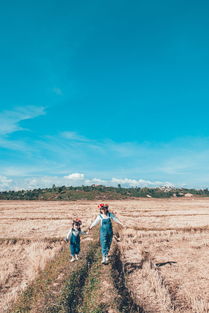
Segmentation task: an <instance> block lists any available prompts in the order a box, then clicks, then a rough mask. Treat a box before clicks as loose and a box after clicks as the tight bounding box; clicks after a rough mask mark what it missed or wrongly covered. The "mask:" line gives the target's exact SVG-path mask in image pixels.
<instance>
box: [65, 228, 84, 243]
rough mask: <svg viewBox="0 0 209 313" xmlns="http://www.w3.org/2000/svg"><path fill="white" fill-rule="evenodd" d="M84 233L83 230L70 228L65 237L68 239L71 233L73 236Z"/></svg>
mask: <svg viewBox="0 0 209 313" xmlns="http://www.w3.org/2000/svg"><path fill="white" fill-rule="evenodd" d="M85 234H86V232H85V231H82V230H78V229H74V228H71V229H70V230H69V232H68V234H67V236H66V239H67V240H68V241H70V239H71V237H72V235H74V236H75V237H77V236H80V235H85Z"/></svg>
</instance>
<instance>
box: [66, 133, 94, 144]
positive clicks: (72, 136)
mask: <svg viewBox="0 0 209 313" xmlns="http://www.w3.org/2000/svg"><path fill="white" fill-rule="evenodd" d="M61 136H62V137H63V138H66V139H70V140H73V141H88V142H90V140H89V139H88V138H86V137H84V136H81V135H79V134H78V133H76V132H73V131H66V132H62V133H61Z"/></svg>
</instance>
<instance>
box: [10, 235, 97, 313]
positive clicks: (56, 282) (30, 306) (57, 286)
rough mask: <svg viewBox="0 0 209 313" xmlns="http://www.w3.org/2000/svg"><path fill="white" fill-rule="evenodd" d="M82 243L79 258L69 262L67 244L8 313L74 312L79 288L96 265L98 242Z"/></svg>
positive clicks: (80, 298)
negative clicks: (76, 260)
mask: <svg viewBox="0 0 209 313" xmlns="http://www.w3.org/2000/svg"><path fill="white" fill-rule="evenodd" d="M93 237H94V238H93V240H83V242H82V249H81V250H82V252H81V255H80V257H81V259H80V260H79V261H78V262H73V263H70V254H69V249H68V245H63V249H62V251H61V252H60V253H59V254H58V255H57V256H55V258H54V259H53V260H52V261H50V262H49V263H48V264H47V266H46V268H45V270H44V271H42V272H40V274H39V275H38V277H37V279H36V280H35V281H33V283H32V284H31V285H30V286H28V288H27V289H26V290H25V291H24V292H23V293H22V294H21V295H20V297H19V299H18V300H17V302H16V303H15V304H14V305H13V306H12V308H11V310H10V311H9V313H50V312H51V313H55V312H60V313H62V312H69V313H70V312H76V307H77V305H78V303H80V302H81V301H82V289H83V286H84V284H85V280H86V278H87V276H88V272H89V270H90V268H91V266H92V264H93V263H94V262H95V252H96V251H97V250H98V249H99V242H98V241H97V240H96V239H95V235H94V236H93Z"/></svg>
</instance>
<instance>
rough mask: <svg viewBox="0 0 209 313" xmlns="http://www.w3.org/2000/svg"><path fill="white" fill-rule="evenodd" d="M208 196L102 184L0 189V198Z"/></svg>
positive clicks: (203, 191)
mask: <svg viewBox="0 0 209 313" xmlns="http://www.w3.org/2000/svg"><path fill="white" fill-rule="evenodd" d="M192 196H203V197H208V196H209V190H208V189H199V190H197V189H186V188H181V189H180V188H171V187H159V188H147V187H143V188H139V187H133V188H123V187H121V186H120V185H118V187H106V186H103V185H91V186H79V187H72V186H71V187H66V186H61V187H56V186H55V185H53V186H52V188H43V189H41V188H39V189H33V190H19V191H2V192H0V200H98V199H100V200H120V199H127V198H138V197H147V198H170V197H192Z"/></svg>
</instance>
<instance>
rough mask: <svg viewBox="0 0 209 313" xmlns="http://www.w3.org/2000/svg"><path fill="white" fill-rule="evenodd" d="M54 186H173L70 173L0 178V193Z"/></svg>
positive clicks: (162, 183) (165, 183) (163, 183)
mask: <svg viewBox="0 0 209 313" xmlns="http://www.w3.org/2000/svg"><path fill="white" fill-rule="evenodd" d="M54 184H55V185H56V186H63V185H65V186H80V185H92V184H96V185H105V186H117V185H118V184H120V185H122V186H123V187H136V186H138V187H144V186H147V187H159V186H174V185H173V184H171V183H168V182H154V181H146V180H143V179H139V180H136V179H131V178H123V179H121V178H111V179H100V178H96V177H94V178H89V177H87V178H86V177H85V175H84V173H71V174H69V175H66V176H39V177H22V178H20V177H18V178H16V179H10V178H8V177H6V176H0V191H1V190H22V189H27V190H30V189H35V188H40V187H41V188H50V187H52V185H54Z"/></svg>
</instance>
